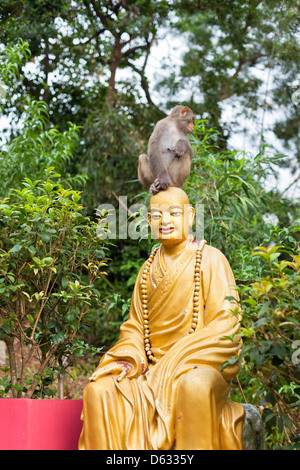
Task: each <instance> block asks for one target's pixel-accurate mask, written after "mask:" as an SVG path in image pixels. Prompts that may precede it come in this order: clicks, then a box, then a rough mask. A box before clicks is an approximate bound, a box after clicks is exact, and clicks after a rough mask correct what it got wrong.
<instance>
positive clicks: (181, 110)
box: [138, 105, 195, 194]
mask: <svg viewBox="0 0 300 470" xmlns="http://www.w3.org/2000/svg"><path fill="white" fill-rule="evenodd" d="M194 118H195V116H194V114H193V111H192V110H191V109H190V108H188V107H187V106H181V105H180V106H175V108H174V109H173V110H172V111H171V113H170V115H169V116H168V117H166V118H164V119H162V120H161V121H158V122H157V124H156V126H155V128H154V130H153V132H152V134H151V136H150V139H149V142H148V153H147V155H146V154H142V155H140V157H139V166H138V177H139V180H140V181H141V183H142V184H143V185H145V186H147V187H150V191H151V193H152V194H156V193H158V192H159V191H161V190H164V189H167V188H168V187H169V186H177V187H181V186H182V185H183V183H184V182H185V180H186V178H187V177H188V176H189V174H190V171H191V161H192V158H193V149H192V147H191V145H190V143H189V139H188V133H189V132H193V128H194V125H193V120H194Z"/></svg>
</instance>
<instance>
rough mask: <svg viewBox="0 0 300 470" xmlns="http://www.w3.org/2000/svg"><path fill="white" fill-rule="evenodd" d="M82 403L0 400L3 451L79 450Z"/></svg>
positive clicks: (0, 448) (0, 441)
mask: <svg viewBox="0 0 300 470" xmlns="http://www.w3.org/2000/svg"><path fill="white" fill-rule="evenodd" d="M81 410H82V400H30V399H26V398H16V399H14V398H2V399H1V398H0V450H77V449H78V439H79V435H80V432H81V427H82V422H81V421H80V414H81Z"/></svg>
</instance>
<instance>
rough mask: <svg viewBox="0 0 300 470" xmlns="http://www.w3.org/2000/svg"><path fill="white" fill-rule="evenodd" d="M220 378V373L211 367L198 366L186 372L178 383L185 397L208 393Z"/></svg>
mask: <svg viewBox="0 0 300 470" xmlns="http://www.w3.org/2000/svg"><path fill="white" fill-rule="evenodd" d="M219 380H220V373H219V372H218V371H217V370H215V369H213V368H212V367H205V366H199V367H195V368H194V369H192V370H190V371H189V372H187V374H186V375H185V377H184V378H183V379H182V381H181V383H180V391H181V393H183V394H184V395H185V396H186V398H188V397H192V396H197V397H198V398H199V397H200V396H201V395H207V394H210V392H211V390H212V389H214V387H215V386H217V383H218V382H219Z"/></svg>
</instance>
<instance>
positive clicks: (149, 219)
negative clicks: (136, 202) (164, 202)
mask: <svg viewBox="0 0 300 470" xmlns="http://www.w3.org/2000/svg"><path fill="white" fill-rule="evenodd" d="M147 219H148V224H149V225H151V212H148V214H147Z"/></svg>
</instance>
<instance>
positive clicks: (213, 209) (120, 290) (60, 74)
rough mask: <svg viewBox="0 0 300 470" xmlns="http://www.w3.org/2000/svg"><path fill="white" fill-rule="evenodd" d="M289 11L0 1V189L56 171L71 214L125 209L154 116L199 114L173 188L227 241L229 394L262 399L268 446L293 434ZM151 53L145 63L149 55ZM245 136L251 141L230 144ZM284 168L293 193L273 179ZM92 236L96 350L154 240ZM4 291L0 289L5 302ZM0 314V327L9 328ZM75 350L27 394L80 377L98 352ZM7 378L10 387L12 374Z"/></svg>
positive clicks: (294, 177) (295, 333)
mask: <svg viewBox="0 0 300 470" xmlns="http://www.w3.org/2000/svg"><path fill="white" fill-rule="evenodd" d="M298 18H299V4H298V2H295V1H289V0H288V1H285V2H281V1H279V0H278V1H272V2H271V1H270V0H265V1H261V0H247V1H246V2H242V1H239V0H230V1H229V2H223V1H216V2H213V3H211V2H208V1H206V0H201V1H197V2H196V1H192V0H174V1H169V2H166V1H156V2H153V1H150V0H142V1H141V0H131V1H128V0H122V1H117V0H113V1H110V2H107V1H100V0H91V1H89V2H88V1H85V0H76V1H73V0H72V1H71V0H64V1H60V2H57V1H56V0H51V1H46V0H31V1H28V0H26V1H22V2H21V1H17V0H16V1H13V2H11V1H6V0H4V1H3V2H1V6H0V21H1V31H0V52H1V55H0V73H1V82H0V87H1V94H0V98H1V100H0V101H1V113H2V116H1V117H2V119H1V122H7V126H6V127H7V128H6V129H5V125H4V126H3V130H2V135H1V141H2V145H1V151H0V178H1V186H0V198H1V199H2V200H3V199H4V198H8V197H11V196H12V195H13V194H17V193H16V192H15V191H14V190H17V191H20V190H21V189H22V188H24V186H23V184H24V180H25V178H29V179H30V181H31V182H32V184H33V186H34V187H38V186H39V185H43V184H46V182H47V174H48V173H47V172H48V171H49V168H51V167H54V168H55V170H54V171H55V172H56V174H57V175H59V176H56V182H57V183H58V184H60V185H62V187H63V188H65V190H70V191H75V193H76V194H77V193H78V194H79V193H80V206H81V209H80V213H81V214H82V217H88V218H89V220H91V223H93V222H95V224H96V222H97V219H96V217H95V209H96V207H97V206H98V205H99V204H102V203H110V204H113V205H114V206H115V207H116V210H117V211H118V207H119V206H118V205H119V197H120V196H122V195H126V196H127V198H128V206H131V205H132V204H134V203H138V202H139V203H142V204H144V203H145V204H146V203H147V202H148V198H149V195H148V193H147V192H145V191H144V189H143V188H141V186H140V184H139V182H138V180H137V175H136V167H137V158H138V155H139V153H141V152H142V151H145V149H146V144H147V139H148V137H149V135H150V133H151V131H152V128H153V126H154V125H155V122H156V121H157V120H158V119H160V118H162V117H164V116H165V113H167V112H168V111H169V110H170V109H171V107H172V106H173V105H174V104H175V103H176V104H177V103H178V101H180V102H184V103H185V104H187V105H189V106H191V107H192V109H193V110H194V111H195V112H196V115H197V123H196V126H195V133H194V135H193V136H191V143H192V145H193V147H194V149H195V157H194V160H193V167H192V172H191V175H190V178H189V180H188V181H187V183H186V185H185V190H186V191H187V193H188V195H189V197H190V200H191V202H192V203H193V204H194V205H199V204H202V205H203V207H204V211H205V214H204V223H205V226H204V235H205V238H206V239H207V241H208V243H210V244H212V245H214V246H216V247H217V248H219V249H220V250H222V251H223V252H224V254H225V255H226V256H227V258H228V259H229V262H230V264H231V266H232V268H233V271H234V274H235V277H236V280H237V285H238V289H239V292H240V297H241V308H242V310H243V314H244V320H243V333H242V334H243V340H244V349H243V352H242V357H241V371H240V373H239V375H238V378H237V381H236V383H234V387H233V391H232V394H233V398H234V399H236V400H239V401H242V402H244V401H248V402H249V403H254V404H257V405H258V406H260V408H261V411H262V415H263V419H264V421H265V423H266V433H267V446H268V448H270V449H273V448H278V447H280V448H291V447H292V448H296V447H297V446H298V442H299V434H300V433H299V424H298V423H299V403H300V393H299V392H300V387H299V365H298V364H296V363H295V362H297V355H295V354H294V353H296V352H297V349H295V345H297V344H298V343H297V341H298V340H299V334H300V332H299V239H300V237H299V209H298V207H299V200H298V199H297V197H296V196H295V195H297V187H298V188H299V186H298V183H299V176H298V175H299V100H298V99H297V96H298V95H297V92H298V91H297V90H298V88H299V87H300V84H299V82H298V81H297V80H299V61H298V60H297V57H298V56H299V21H298ZM164 37H166V38H170V41H171V42H172V41H174V42H175V41H179V42H180V44H181V45H182V50H183V51H184V52H183V53H181V50H180V51H177V52H176V53H175V56H174V50H173V51H171V53H168V52H169V51H167V53H166V54H165V56H164V59H163V60H162V59H161V57H162V55H161V52H160V48H162V46H163V44H164V42H163V39H164ZM158 52H159V54H160V55H159V59H157V60H159V61H160V62H159V73H156V75H155V74H153V73H150V72H151V68H150V67H149V66H148V64H149V62H150V61H151V60H153V55H154V59H155V54H158ZM228 109H229V110H230V112H231V114H230V116H231V118H230V119H229V118H228V116H229V115H228ZM4 118H5V121H3V120H4ZM245 136H247V139H248V141H249V142H250V145H253V151H251V152H249V151H245V150H244V149H243V148H242V144H241V142H242V141H243V140H242V139H244V137H245ZM237 137H240V141H239V140H238V139H237ZM233 138H235V142H239V146H238V147H239V149H238V150H237V149H236V148H234V147H232V142H233ZM251 139H252V140H251ZM257 143H258V145H257ZM284 168H285V169H288V170H289V173H290V175H291V179H290V182H289V183H287V184H286V187H285V188H287V187H288V186H289V191H287V190H285V189H284V190H282V188H281V189H279V185H278V181H279V178H280V175H281V171H282V169H284ZM270 181H271V182H272V184H270ZM25 182H26V181H25ZM27 184H29V183H28V180H27ZM291 190H292V191H293V192H291ZM298 191H299V189H298ZM75 193H74V194H75ZM293 194H294V196H293V197H291V196H290V195H293ZM53 197H54V199H55V197H57V196H55V194H53ZM7 203H8V202H7V200H6V201H5V202H4V204H7ZM6 210H7V208H6ZM4 215H5V214H4ZM67 215H68V216H69V214H67ZM1 217H2V219H1V220H2V224H3V223H4V226H5V227H6V228H7V229H8V224H7V223H6V222H5V221H4V222H3V220H4V219H3V214H0V218H1ZM130 220H134V217H133V218H132V219H130ZM5 224H6V225H5ZM82 224H83V225H84V222H83V221H82ZM83 225H82V227H81V228H79V230H81V229H83ZM2 226H3V225H2ZM80 226H81V224H80ZM12 230H13V229H12V228H11V233H10V237H11V239H12V241H13V243H14V245H13V246H16V245H21V243H22V240H21V232H20V234H19V235H18V232H13V231H12ZM3 234H4V231H3V230H2V232H1V235H0V243H1V246H0V250H1V251H0V253H1V254H2V255H3V254H4V253H5V252H7V247H8V245H5V244H4V238H3V237H4V235H3ZM18 237H19V238H18ZM23 238H24V237H23ZM71 238H72V237H71V235H70V238H68V236H67V239H66V243H68V242H70V244H69V247H70V246H71ZM104 245H105V254H106V256H105V258H106V262H107V267H106V273H107V274H106V275H101V276H98V278H97V279H96V280H95V284H94V287H93V288H94V289H96V290H97V292H98V294H97V295H98V300H97V303H96V304H95V303H92V304H91V305H90V307H89V312H88V322H84V323H83V325H82V327H81V328H79V330H78V335H79V336H77V339H78V340H80V341H82V343H80V344H81V346H82V345H83V344H88V345H89V348H90V351H92V350H93V348H101V351H102V352H103V351H105V350H107V349H108V348H109V347H110V345H111V344H112V343H113V342H114V341H115V340H116V338H117V335H118V327H119V325H120V323H121V322H122V321H123V320H124V319H125V318H126V315H127V314H128V307H129V303H130V297H131V292H132V288H133V284H134V281H135V277H136V274H137V272H138V269H139V267H140V266H141V264H142V263H143V261H144V259H145V258H146V257H147V254H148V253H149V250H150V249H151V246H152V245H153V240H151V239H150V238H148V239H143V240H138V241H136V240H131V239H127V240H122V239H116V240H111V241H107V242H106V243H105V244H104ZM257 247H260V248H257ZM69 249H70V248H69ZM67 254H68V252H67ZM69 255H70V256H71V253H69ZM15 269H17V267H16V266H15ZM83 274H84V273H83ZM82 279H83V280H84V277H83V278H82ZM30 281H31V280H30V279H29V278H28V282H30ZM41 281H42V282H43V278H41ZM7 292H8V291H7V290H2V291H1V292H0V296H2V297H0V305H1V306H2V307H3V305H5V296H7ZM30 295H32V293H31V294H30ZM1 318H2V320H1V322H2V323H1V328H2V330H1V331H2V333H1V334H2V336H3V335H4V334H6V335H7V334H8V333H9V331H10V333H9V334H11V331H12V330H9V328H8V326H7V325H8V323H9V322H8V323H7V319H6V320H5V321H4V317H3V316H2V317H1ZM51 325H52V327H53V323H51V324H50V326H51ZM5 329H6V331H5ZM48 333H49V334H53V331H52V333H51V328H50V332H49V331H48ZM12 337H13V335H12ZM15 337H16V336H15ZM61 340H62V342H63V338H61ZM15 343H16V341H15ZM64 352H66V351H64ZM77 353H78V354H79V356H80V357H77V358H76V357H75V351H74V354H69V356H68V357H70V358H72V359H71V360H70V361H68V366H69V364H71V366H69V367H65V368H64V367H63V361H62V360H61V357H62V355H61V356H60V358H59V357H58V358H57V361H58V362H57V363H56V364H54V365H53V367H52V371H48V372H46V374H45V375H44V376H43V378H41V379H40V382H39V386H38V388H37V393H39V394H40V395H43V394H44V395H47V393H50V394H52V393H54V394H55V393H57V385H56V382H55V380H54V378H55V377H57V375H59V374H60V375H61V374H62V373H64V374H67V375H68V374H69V375H72V376H73V377H76V378H77V380H76V381H75V382H74V383H75V384H76V383H77V384H79V383H80V387H81V384H82V382H80V381H79V380H78V378H79V377H81V376H83V377H84V380H86V379H87V375H88V374H89V373H90V370H91V368H93V367H94V365H95V363H96V362H97V360H98V358H97V359H95V358H91V357H90V355H89V354H88V353H87V352H86V348H85V347H83V346H82V347H80V348H79V349H77ZM293 354H294V355H293ZM95 361H96V362H95ZM293 361H294V362H293ZM53 371H56V375H55V374H54V375H53ZM68 371H69V372H68ZM3 374H4V375H3ZM3 374H2V376H1V377H2V388H1V390H2V392H3V393H4V394H5V393H11V392H12V386H13V384H12V382H11V378H9V367H8V366H6V367H4V369H3ZM3 377H4V378H3ZM28 380H29V379H28ZM41 384H44V385H43V386H41ZM46 385H47V386H46ZM24 387H25V385H24V383H23V384H22V390H24ZM25 388H26V387H25ZM65 389H66V386H65ZM14 390H16V392H18V393H20V390H21V389H20V384H19V385H18V386H17V387H16V388H15V389H14ZM43 390H44V392H45V391H46V392H45V393H44V392H43ZM49 390H50V392H49ZM76 392H77V391H76ZM65 393H66V390H65ZM79 393H81V390H79ZM71 396H72V393H71Z"/></svg>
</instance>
